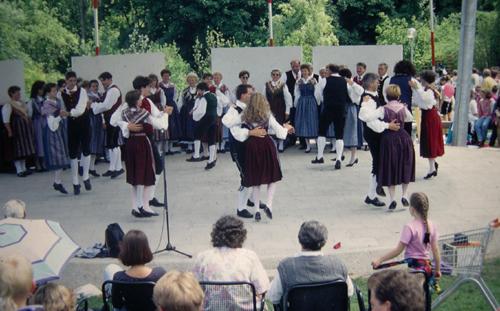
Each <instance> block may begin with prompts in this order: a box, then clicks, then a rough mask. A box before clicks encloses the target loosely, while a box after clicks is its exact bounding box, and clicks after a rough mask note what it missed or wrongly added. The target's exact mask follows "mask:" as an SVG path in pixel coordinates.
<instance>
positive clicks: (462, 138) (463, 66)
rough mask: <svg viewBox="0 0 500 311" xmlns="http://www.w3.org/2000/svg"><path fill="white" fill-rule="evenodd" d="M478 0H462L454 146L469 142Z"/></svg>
mask: <svg viewBox="0 0 500 311" xmlns="http://www.w3.org/2000/svg"><path fill="white" fill-rule="evenodd" d="M476 10H477V0H462V20H461V26H460V43H461V44H460V51H459V55H458V81H457V103H456V105H455V116H454V118H453V119H454V120H453V146H465V145H466V144H467V129H468V124H469V99H470V91H471V89H472V80H471V74H472V63H473V62H474V41H475V37H476Z"/></svg>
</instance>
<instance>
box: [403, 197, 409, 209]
mask: <svg viewBox="0 0 500 311" xmlns="http://www.w3.org/2000/svg"><path fill="white" fill-rule="evenodd" d="M401 203H402V204H403V206H404V207H408V206H410V203H409V202H408V200H407V199H406V198H401Z"/></svg>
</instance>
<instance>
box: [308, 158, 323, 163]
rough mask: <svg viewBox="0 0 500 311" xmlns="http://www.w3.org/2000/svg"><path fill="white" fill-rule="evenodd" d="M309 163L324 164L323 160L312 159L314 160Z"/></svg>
mask: <svg viewBox="0 0 500 311" xmlns="http://www.w3.org/2000/svg"><path fill="white" fill-rule="evenodd" d="M311 163H312V164H323V163H325V160H323V158H321V159H318V158H314V160H312V161H311Z"/></svg>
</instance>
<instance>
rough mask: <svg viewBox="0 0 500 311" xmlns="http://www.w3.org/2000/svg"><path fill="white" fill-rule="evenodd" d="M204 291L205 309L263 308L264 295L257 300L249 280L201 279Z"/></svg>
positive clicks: (254, 310)
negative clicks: (220, 280) (223, 280)
mask: <svg viewBox="0 0 500 311" xmlns="http://www.w3.org/2000/svg"><path fill="white" fill-rule="evenodd" d="M200 286H201V288H202V289H203V291H204V292H205V301H204V302H203V310H205V311H233V310H239V311H257V310H264V305H265V303H264V296H262V297H261V298H260V299H259V300H257V293H256V291H255V286H254V285H253V284H252V283H250V282H215V281H214V282H212V281H201V282H200Z"/></svg>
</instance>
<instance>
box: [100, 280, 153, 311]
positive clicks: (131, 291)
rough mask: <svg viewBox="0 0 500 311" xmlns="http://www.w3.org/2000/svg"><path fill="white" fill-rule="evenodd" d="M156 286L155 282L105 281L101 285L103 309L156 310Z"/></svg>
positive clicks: (108, 310)
mask: <svg viewBox="0 0 500 311" xmlns="http://www.w3.org/2000/svg"><path fill="white" fill-rule="evenodd" d="M109 286H111V290H109ZM154 286H155V283H154V282H122V281H105V282H104V283H102V287H101V290H102V302H103V304H104V305H103V309H102V310H104V311H110V310H113V309H114V308H126V309H127V311H155V310H156V306H155V304H154V302H153V288H154ZM113 294H114V297H113ZM117 304H118V305H117Z"/></svg>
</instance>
